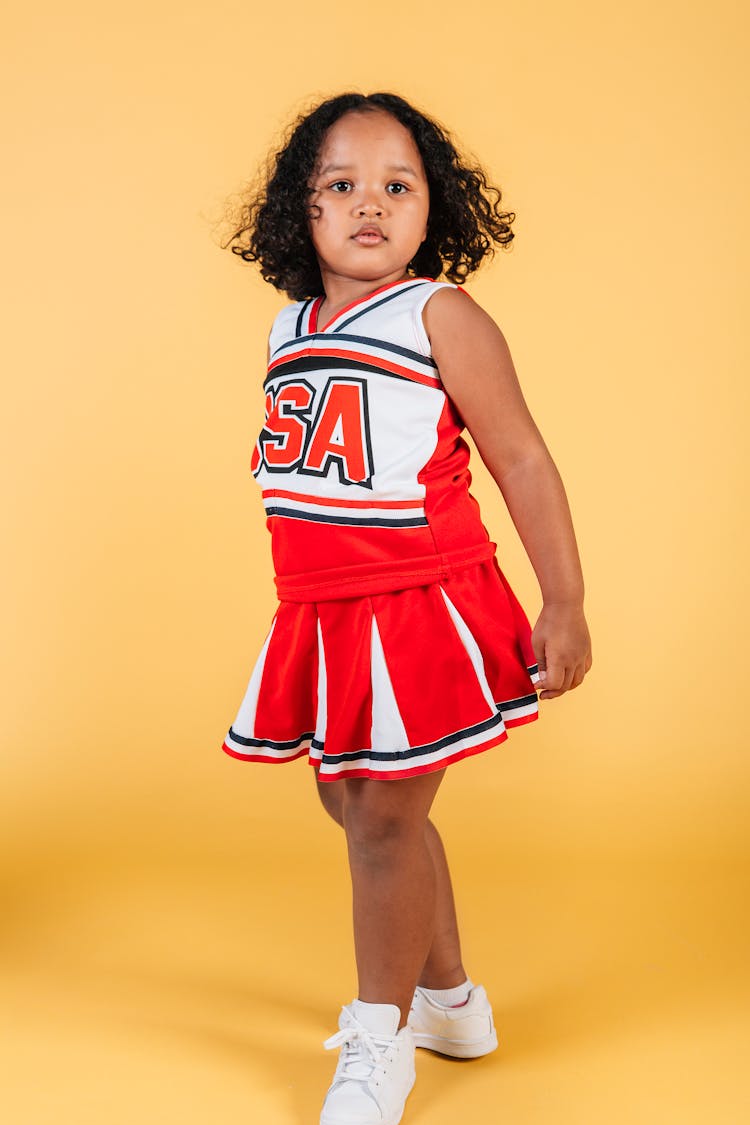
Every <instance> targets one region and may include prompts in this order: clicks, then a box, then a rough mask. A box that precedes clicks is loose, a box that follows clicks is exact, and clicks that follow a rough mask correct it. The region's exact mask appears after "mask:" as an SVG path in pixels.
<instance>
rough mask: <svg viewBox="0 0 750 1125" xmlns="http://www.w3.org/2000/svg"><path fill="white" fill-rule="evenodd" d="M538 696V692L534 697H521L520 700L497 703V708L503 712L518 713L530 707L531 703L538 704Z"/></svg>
mask: <svg viewBox="0 0 750 1125" xmlns="http://www.w3.org/2000/svg"><path fill="white" fill-rule="evenodd" d="M537 702H538V696H537V694H536V692H534V694H533V695H519V697H518V699H506V701H505V702H504V703H496V704H495V706H496V707H499V708H500V710H501V711H516V710H518V709H520V708H521V707H528V706H529V704H530V703H537Z"/></svg>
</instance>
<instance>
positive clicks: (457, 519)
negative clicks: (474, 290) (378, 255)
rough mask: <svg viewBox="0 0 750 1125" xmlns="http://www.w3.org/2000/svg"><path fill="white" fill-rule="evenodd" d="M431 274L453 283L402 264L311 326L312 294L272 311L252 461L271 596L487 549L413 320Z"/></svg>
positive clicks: (422, 572) (369, 585)
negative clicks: (268, 548) (410, 272)
mask: <svg viewBox="0 0 750 1125" xmlns="http://www.w3.org/2000/svg"><path fill="white" fill-rule="evenodd" d="M444 286H450V288H453V289H457V288H461V287H460V286H456V285H452V284H451V283H450V282H442V281H433V280H432V279H431V278H424V277H419V278H407V279H405V280H402V281H396V282H393V283H392V284H390V285H384V286H382V287H381V288H380V289H376V290H375V291H374V292H373V293H370V294H368V296H367V297H364V298H362V299H361V300H358V301H353V302H352V303H351V304H350V305H348V306H347V307H346V308H344V309H341V311H340V312H338V313H337V314H336V316H335V317H333V318H332V319H331V320H330V321H329V322H328V324H325V325H322V326H320V327H319V326H318V309H319V308H320V305H321V304H322V301H323V298H322V297H316V298H311V299H309V300H307V301H296V302H295V303H293V304H291V305H287V306H286V307H285V308H283V309H282V310H281V312H280V313H279V314H278V316H277V317H276V319H275V320H274V323H273V326H272V329H271V337H270V352H271V358H270V363H269V367H268V377H267V378H266V380H265V384H264V386H265V391H266V421H265V425H264V426H263V429H262V430H261V433H260V435H259V437H258V441H257V443H256V446H255V449H254V451H253V457H252V464H251V468H252V472H253V475H254V476H255V478H256V480H257V481H258V483H259V485H260V486H261V488H262V490H263V503H264V505H265V509H266V515H267V527H268V529H269V531H270V532H271V544H272V553H273V561H274V569H275V572H276V586H277V590H278V595H279V598H280V600H281V601H292V602H314V601H327V600H331V599H336V598H347V597H357V596H360V595H365V594H376V593H384V592H386V591H389V590H400V589H404V588H407V587H410V586H422V585H426V584H427V583H430V582H438V581H441V580H444V579H446V578H448V577H449V576H450V575H451V573H452V572H453V571H454V570H456V569H457V568H459V567H463V566H469V565H472V564H474V563H477V562H482V561H484V560H485V559H488V558H491V557H492V556H493V555H494V553H495V548H496V544H495V543H492V542H490V538H489V535H488V533H487V530H486V529H485V527H484V525H483V524H482V521H481V517H480V512H479V506H478V505H477V502H476V501H475V500H474V498H473V497H472V496H471V495H470V493H469V486H470V484H471V474H470V472H469V469H468V463H469V447H468V445H467V444H466V442H465V441H464V440H463V438H462V437H461V436H460V435H461V431H462V430H463V429H464V424H463V421H462V419H461V417H460V415H459V414H458V412H457V410H456V408H455V406H454V405H453V403H452V402H451V400H450V398H449V397H448V395H447V394H446V392H445V390H444V389H443V386H442V384H441V381H440V375H439V373H438V369H437V366H436V364H435V361H434V360H433V358H432V354H431V349H430V342H429V339H428V337H427V334H426V332H425V329H424V324H423V322H422V309H423V308H424V306H425V304H426V303H427V301H428V300H429V298H430V297H431V296H432V294H433V293H435V292H436V291H437V290H438V289H440V288H442V287H444ZM467 296H468V294H467Z"/></svg>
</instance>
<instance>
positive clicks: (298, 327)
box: [294, 297, 314, 336]
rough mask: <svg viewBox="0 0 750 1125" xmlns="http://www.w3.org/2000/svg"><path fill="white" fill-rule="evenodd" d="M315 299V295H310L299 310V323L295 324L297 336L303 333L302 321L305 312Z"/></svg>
mask: <svg viewBox="0 0 750 1125" xmlns="http://www.w3.org/2000/svg"><path fill="white" fill-rule="evenodd" d="M313 300H314V298H313V297H308V299H307V300H306V301H305V303H304V304H303V306H302V308H301V309H300V310H299V316H298V317H297V324H296V325H295V328H294V335H295V336H300V335H301V334H302V321H303V320H304V317H305V313H306V312H307V310H308V309H309V307H310V305H311V304H312V302H313Z"/></svg>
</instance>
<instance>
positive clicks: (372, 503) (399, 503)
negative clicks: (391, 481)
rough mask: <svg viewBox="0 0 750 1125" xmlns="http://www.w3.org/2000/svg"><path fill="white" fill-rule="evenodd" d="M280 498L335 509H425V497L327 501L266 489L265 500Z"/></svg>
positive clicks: (319, 497) (323, 498) (302, 493)
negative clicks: (267, 498)
mask: <svg viewBox="0 0 750 1125" xmlns="http://www.w3.org/2000/svg"><path fill="white" fill-rule="evenodd" d="M274 496H279V497H281V498H282V499H284V500H302V501H304V502H305V503H306V504H320V505H321V506H322V507H326V508H327V507H329V506H330V507H333V508H416V507H418V508H423V507H424V497H420V498H418V499H414V500H332V499H331V500H327V499H325V497H322V496H308V495H307V493H305V492H284V491H283V489H281V488H264V489H263V499H264V500H265V499H266V497H269V498H270V497H274Z"/></svg>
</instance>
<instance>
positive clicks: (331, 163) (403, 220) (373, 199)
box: [308, 110, 430, 290]
mask: <svg viewBox="0 0 750 1125" xmlns="http://www.w3.org/2000/svg"><path fill="white" fill-rule="evenodd" d="M310 187H312V188H313V192H312V194H311V196H310V203H311V204H315V205H316V208H319V209H320V210H319V211H317V209H316V208H314V209H313V214H314V215H315V214H317V218H312V217H311V218H309V219H308V229H309V231H310V237H311V239H312V243H313V246H314V247H315V252H316V254H317V256H318V261H319V263H320V270H321V274H322V276H323V284H324V286H325V287H326V290H328V285H329V283H330V282H331V281H332V280H334V281H335V279H337V278H340V279H348V280H357V281H368V282H373V283H375V284H387V283H388V282H389V281H399V280H401V278H403V277H404V276H405V274H406V267H407V265H408V264H409V262H410V261H411V260H412V258H413V257H414V255H415V254H416V252H417V250H418V249H419V247H420V245H421V243H422V242H424V240H425V238H426V237H427V217H428V214H429V208H430V196H429V190H428V185H427V177H426V175H425V170H424V165H423V163H422V157H421V156H420V153H419V149H418V147H417V144H416V142H415V140H414V138H413V137H412V135H411V133H410V132H409V130H408V129H407V128H406V127H405V126H404V125H402V124H401V122H400V121H397V120H396V118H395V117H392V116H391V114H390V113H386V112H385V111H382V110H375V111H368V112H365V113H362V112H356V111H350V112H348V113H346V114H344V116H343V117H340V118H339V119H338V121H336V122H335V123H334V124H333V125H332V126H331V127H330V129H329V130H328V132H327V133H326V136H325V138H324V140H323V143H322V145H321V147H320V151H319V153H318V158H317V161H316V165H315V170H314V172H313V175H312V177H311V180H310ZM367 227H372V228H373V230H372V231H371V233H367V231H366V230H363V228H367Z"/></svg>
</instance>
